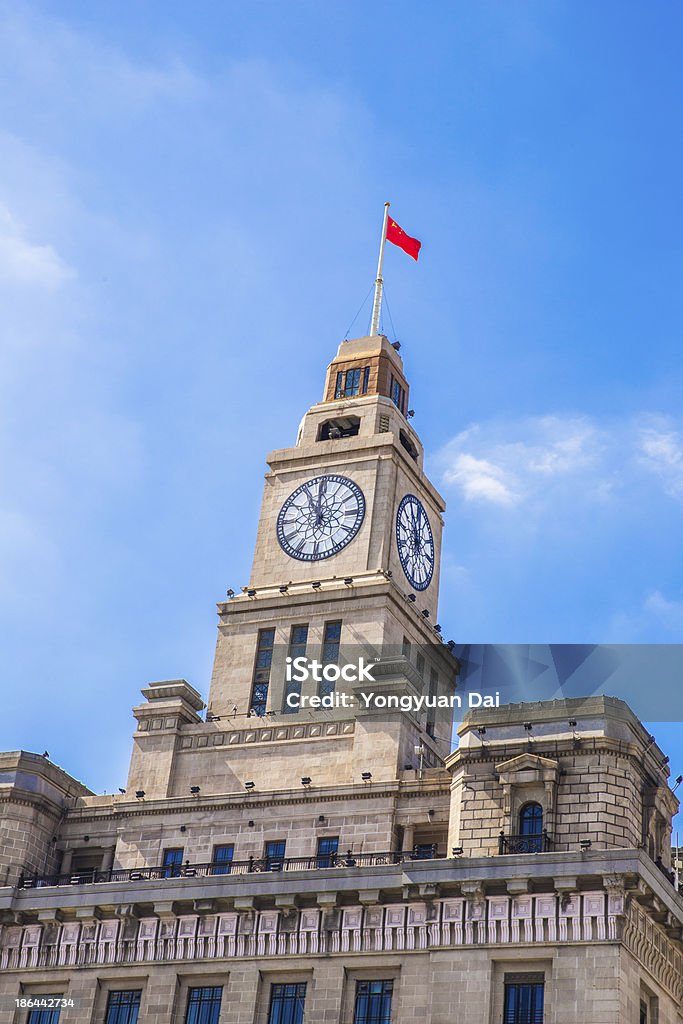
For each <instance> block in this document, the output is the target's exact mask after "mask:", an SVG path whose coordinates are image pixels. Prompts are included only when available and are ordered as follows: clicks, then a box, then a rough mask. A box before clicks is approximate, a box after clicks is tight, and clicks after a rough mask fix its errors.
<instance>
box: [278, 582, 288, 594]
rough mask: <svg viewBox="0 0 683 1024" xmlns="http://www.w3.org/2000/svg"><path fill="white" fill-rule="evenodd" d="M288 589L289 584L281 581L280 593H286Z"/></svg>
mask: <svg viewBox="0 0 683 1024" xmlns="http://www.w3.org/2000/svg"><path fill="white" fill-rule="evenodd" d="M288 590H289V585H288V584H287V583H283V584H282V586H281V587H280V593H281V594H286V593H287V591H288Z"/></svg>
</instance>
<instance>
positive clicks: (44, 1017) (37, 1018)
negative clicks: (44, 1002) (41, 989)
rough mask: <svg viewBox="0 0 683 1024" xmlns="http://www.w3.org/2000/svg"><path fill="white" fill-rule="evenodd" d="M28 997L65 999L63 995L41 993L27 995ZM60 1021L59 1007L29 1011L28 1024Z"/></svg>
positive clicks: (49, 1023) (56, 1022)
mask: <svg viewBox="0 0 683 1024" xmlns="http://www.w3.org/2000/svg"><path fill="white" fill-rule="evenodd" d="M27 998H28V999H30V998H33V999H48V1000H49V999H63V998H64V997H63V996H62V995H49V996H48V995H40V996H37V995H36V996H33V997H31V996H30V995H28V996H27ZM58 1022H59V1007H56V1008H55V1009H47V1008H45V1009H42V1010H41V1009H40V1008H38V1007H37V1008H36V1009H35V1010H29V1011H28V1018H27V1024H58Z"/></svg>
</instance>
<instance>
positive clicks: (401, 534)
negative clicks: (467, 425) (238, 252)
mask: <svg viewBox="0 0 683 1024" xmlns="http://www.w3.org/2000/svg"><path fill="white" fill-rule="evenodd" d="M410 419H411V411H410V409H409V386H408V382H407V380H406V377H405V375H404V371H403V362H402V359H401V357H400V355H399V353H398V346H394V345H391V344H390V343H389V341H388V340H387V339H386V338H385V337H384V336H382V335H374V336H367V337H363V338H357V339H355V340H352V341H344V342H342V344H341V345H340V346H339V350H338V352H337V355H336V356H335V358H334V359H333V360H332V362H331V363H330V365H329V367H328V370H327V377H326V381H325V389H324V394H323V398H322V401H321V402H319V403H317V404H316V405H314V406H312V407H311V408H310V409H309V410H308V412H307V413H306V415H305V416H304V418H303V420H302V422H301V425H300V427H299V431H298V436H297V439H296V444H295V445H294V446H293V447H291V448H282V449H278V450H277V451H274V452H271V453H270V454H269V456H268V464H269V466H270V470H269V472H268V473H267V474H266V477H265V487H264V494H263V502H262V507H261V515H260V520H259V526H258V533H257V539H256V548H255V553H254V561H253V566H252V572H251V579H250V581H249V584H248V585H247V586H245V587H243V588H242V593H240V594H238V595H233V596H232V597H231V598H230V599H229V600H227V601H226V602H224V603H223V604H221V605H219V609H218V610H219V615H220V623H219V630H218V642H217V647H216V656H215V661H214V668H213V674H212V680H211V689H210V694H209V700H208V710H207V722H210V723H212V727H211V728H212V731H213V730H215V729H218V728H220V730H226V729H228V730H229V731H230V733H231V735H230V736H227V737H225V738H224V740H220V743H219V738H218V737H216V738H215V739H216V744H215V745H218V746H221V747H222V746H224V745H225V742H227V745H229V746H231V748H232V750H231V761H230V771H231V772H232V771H235V770H236V766H237V765H239V761H238V762H236V761H235V755H237V753H238V751H242V753H243V761H244V767H243V768H239V767H237V772H238V778H241V776H242V775H243V774H244V775H245V777H246V780H248V779H249V778H250V777H251V775H252V774H253V772H254V768H253V766H252V759H253V756H254V755H256V754H257V753H258V748H257V747H253V746H249V747H248V750H247V749H244V750H242V748H243V747H246V746H247V744H258V743H259V742H266V740H267V742H268V743H269V746H268V753H269V754H273V753H274V747H273V746H272V744H273V743H276V744H277V745H278V747H280V749H279V751H278V757H279V758H280V764H279V770H281V771H283V772H284V773H285V776H287V775H289V774H291V775H292V778H293V779H296V780H297V781H298V779H299V777H300V776H301V775H302V769H301V764H300V763H299V760H298V758H300V757H301V755H302V749H301V747H300V745H299V744H294V743H293V742H292V741H294V740H297V741H301V740H311V739H316V740H317V741H318V743H317V744H316V746H315V750H316V753H319V754H320V755H321V757H320V765H321V770H323V771H324V772H325V773H326V775H329V778H330V781H332V780H333V779H334V780H336V781H340V782H341V781H345V780H347V777H348V781H350V779H351V778H352V777H353V775H354V768H353V762H354V761H355V760H356V759H357V758H358V757H360V756H361V748H362V760H363V761H364V762H368V761H369V759H371V760H372V761H373V764H374V766H375V767H374V768H373V772H374V773H376V772H377V771H380V772H381V773H382V775H383V777H385V778H396V777H397V772H399V771H400V770H401V769H402V768H404V766H405V765H407V764H410V763H413V762H416V754H415V747H416V746H417V747H422V748H423V754H422V755H420V757H421V762H420V763H421V764H424V765H426V766H430V765H431V766H435V765H437V764H440V763H441V760H442V758H443V757H444V756H446V755H447V754H448V752H449V749H450V733H451V722H452V709H451V708H450V707H448V708H442V709H433V708H431V709H426V708H422V709H419V710H417V711H416V710H414V709H411V708H408V707H407V701H406V702H404V704H403V706H402V707H401V708H399V709H398V710H397V709H396V707H393V709H391V708H389V709H387V710H384V709H382V708H376V707H373V708H368V707H365V706H363V702H362V698H361V696H360V690H358V688H357V687H356V689H354V686H353V685H352V684H351V685H349V684H344V683H340V682H339V681H337V682H334V683H330V682H329V681H325V680H317V681H316V680H315V679H306V680H304V681H303V682H301V681H296V680H294V681H293V680H291V679H289V680H288V679H287V673H286V669H287V658H295V657H301V656H305V657H306V658H307V659H309V660H318V661H319V662H320V663H321V664H335V663H337V664H340V665H341V664H346V663H358V660H359V658H360V657H363V658H364V659H365V660H366V662H371V663H372V665H373V674H374V678H375V683H374V684H373V685H372V686H370V687H367V686H366V687H365V689H366V690H367V689H370V690H372V692H374V693H377V694H380V695H381V696H382V697H387V698H388V697H389V696H392V697H393V698H394V701H395V698H396V697H399V698H400V697H406V698H408V697H412V698H414V697H416V696H418V697H419V696H420V695H421V694H424V695H425V696H430V697H434V696H446V695H448V696H450V695H451V694H452V693H453V690H454V684H455V675H456V671H457V661H456V659H455V658H454V657H453V655H452V654H451V652H450V650H449V648H448V647H447V646H446V645H445V644H444V643H443V642H442V640H441V635H440V626H439V625H438V620H437V601H438V585H439V555H440V550H441V532H442V526H443V521H442V518H441V516H442V513H443V511H444V502H443V499H442V498H441V496H440V495H439V494H438V492H437V491H436V489H435V488H434V487H433V485H432V484H431V483H430V481H429V480H428V479H427V477H426V476H425V473H424V469H423V450H422V445H421V443H420V439H419V438H418V436H417V434H416V433H415V432H414V430H413V429H412V427H411V425H410ZM166 685H168V684H166ZM331 694H332V695H333V698H334V702H335V703H334V704H333V706H332V707H329V706H328V707H325V706H323V707H321V708H316V707H315V706H313V707H311V704H310V701H311V698H316V697H328V698H329V697H330V695H331ZM343 694H346V698H347V700H346V703H344V700H343V698H342V695H343ZM169 695H170V694H169ZM146 696H147V697H148V700H149V701H150V703H151V704H154V703H155V700H156V699H157V695H156V691H155V688H154V686H152V687H150V688H148V690H147V691H146ZM161 696H162V694H161V691H159V693H158V698H159V699H160V698H161ZM174 696H175V698H176V699H179V698H180V697H181V694H180V692H179V691H178V692H175V694H174ZM188 700H189V706H187V707H185V710H184V714H185V721H184V723H183V726H182V728H183V729H184V730H185V732H187V729H188V728H189V727H190V724H191V721H192V717H193V716H194V719H195V720H196V721H197V722H198V721H199V719H198V714H197V711H198V708H197V706H196V700H195V706H194V707H192V703H193V700H194V698H188ZM331 703H333V702H332V701H329V700H328V701H327V704H331ZM302 704H303V705H305V706H303V707H302V706H301V705H302ZM138 710H139V712H140V715H141V716H142V718H143V719H144V718H145V717H146V716H148V715H150V714H151V710H149V705H143V707H142V708H141V709H138ZM214 723H215V724H214ZM218 723H220V727H219V725H218ZM245 726H246V729H245ZM197 729H204V730H206V729H207V725H206V724H205V723H202V725H199V724H198V725H197ZM343 738H345V741H343ZM151 740H152V737H139V752H140V754H142V753H143V751H144V750H145V749H146V748H147V747H148V746H149V742H150V741H151ZM215 745H214V737H211V742H210V743H209V741H208V739H207V746H208V747H209V749H210V750H212V751H213V753H212V756H211V757H209V753H208V751H207V754H206V755H204V760H205V761H207V764H206V766H204V765H203V766H202V771H201V775H202V777H204V778H206V777H207V776H208V777H209V778H212V777H213V775H214V773H215V775H216V779H218V778H220V777H221V775H222V774H223V773H224V771H225V769H224V768H223V767H222V765H221V761H222V756H224V754H222V755H220V754H219V752H218V751H217V750H216V749H215ZM152 748H154V749H155V750H156V752H157V753H160V751H159V750H158V749H157V744H156V743H153V744H152ZM307 749H308V750H309V751H310V749H311V748H310V747H308V748H307ZM324 751H327V753H328V754H329V757H323V756H322V754H323V752H324ZM182 752H183V747H182V745H181V746H180V747H179V748H178V747H177V746H175V749H174V753H171V751H170V750H169V751H168V754H169V755H170V760H169V771H168V778H167V782H162V786H166V788H167V790H168V791H169V795H170V794H171V793H172V792H174V791H178V792H181V791H182V788H183V786H184V784H185V782H184V780H185V772H184V771H183V770H182V764H183V761H184V760H186V759H183V757H182ZM264 752H265V751H264ZM135 761H136V758H135V756H134V758H133V762H134V763H133V766H132V769H131V772H132V775H131V779H132V781H133V782H135V781H136V779H137V778H138V777H140V778H142V777H143V776H144V777H146V778H149V772H148V771H147V770H145V771H143V770H142V767H141V766H140V770H138V768H136V765H135ZM208 761H211V762H212V763H211V764H210V765H209V764H208ZM214 761H215V764H214V763H213V762H214ZM171 764H172V767H171ZM205 767H206V768H207V769H208V771H207V770H205ZM356 774H357V773H356ZM217 784H218V782H217Z"/></svg>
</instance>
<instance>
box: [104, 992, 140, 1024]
mask: <svg viewBox="0 0 683 1024" xmlns="http://www.w3.org/2000/svg"><path fill="white" fill-rule="evenodd" d="M141 996H142V990H141V989H133V990H132V991H130V992H110V993H109V998H108V999H107V1016H106V1018H105V1024H137V1019H138V1010H139V1009H140V997H141Z"/></svg>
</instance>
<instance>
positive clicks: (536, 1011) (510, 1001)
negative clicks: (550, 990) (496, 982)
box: [503, 982, 543, 1024]
mask: <svg viewBox="0 0 683 1024" xmlns="http://www.w3.org/2000/svg"><path fill="white" fill-rule="evenodd" d="M503 1024H543V983H542V982H528V983H527V982H517V983H513V984H506V986H505V1010H504V1013H503Z"/></svg>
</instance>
